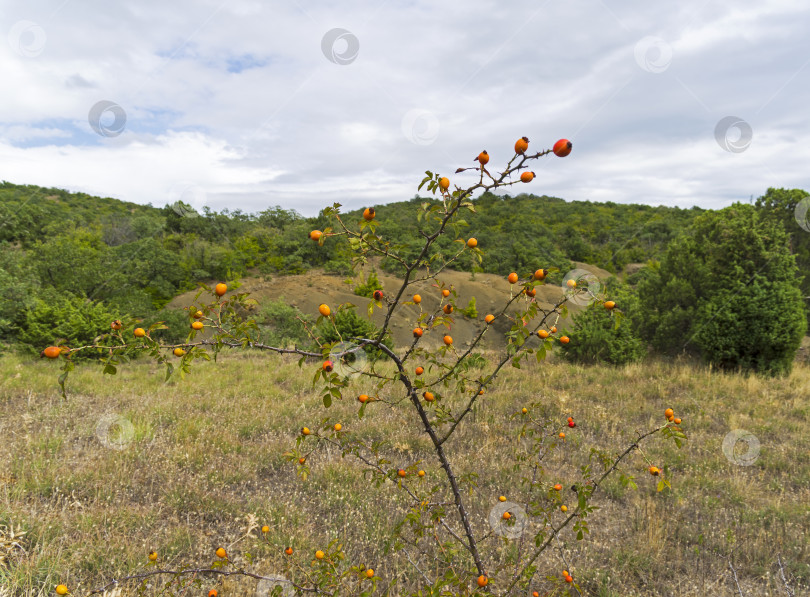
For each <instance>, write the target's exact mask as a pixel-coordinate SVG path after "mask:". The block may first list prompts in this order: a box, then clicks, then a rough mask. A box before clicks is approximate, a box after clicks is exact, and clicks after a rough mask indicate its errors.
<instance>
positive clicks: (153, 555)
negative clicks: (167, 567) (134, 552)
mask: <svg viewBox="0 0 810 597" xmlns="http://www.w3.org/2000/svg"><path fill="white" fill-rule="evenodd" d="M155 560H157V552H156V551H150V552H149V561H150V562H154V561H155Z"/></svg>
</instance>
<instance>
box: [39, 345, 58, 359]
mask: <svg viewBox="0 0 810 597" xmlns="http://www.w3.org/2000/svg"><path fill="white" fill-rule="evenodd" d="M60 354H62V349H61V348H59V347H58V346H49V347H48V348H46V349H45V350H43V351H42V353H41V355H42V356H44V357H47V358H49V359H55V358H56V357H58V356H59V355H60Z"/></svg>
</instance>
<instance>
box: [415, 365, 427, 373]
mask: <svg viewBox="0 0 810 597" xmlns="http://www.w3.org/2000/svg"><path fill="white" fill-rule="evenodd" d="M424 372H425V368H424V367H417V368H416V369H415V373H416V374H417V375H422V374H423V373H424Z"/></svg>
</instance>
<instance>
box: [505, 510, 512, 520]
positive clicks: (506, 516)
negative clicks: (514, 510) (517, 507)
mask: <svg viewBox="0 0 810 597" xmlns="http://www.w3.org/2000/svg"><path fill="white" fill-rule="evenodd" d="M510 518H512V515H511V514H510V513H509V512H504V513H503V519H504V520H509V519H510Z"/></svg>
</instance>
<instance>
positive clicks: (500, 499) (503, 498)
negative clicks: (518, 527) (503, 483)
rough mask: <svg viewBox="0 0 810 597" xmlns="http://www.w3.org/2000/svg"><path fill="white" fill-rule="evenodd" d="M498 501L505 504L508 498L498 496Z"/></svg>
mask: <svg viewBox="0 0 810 597" xmlns="http://www.w3.org/2000/svg"><path fill="white" fill-rule="evenodd" d="M498 501H500V502H505V501H506V496H505V495H501V496H498Z"/></svg>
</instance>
